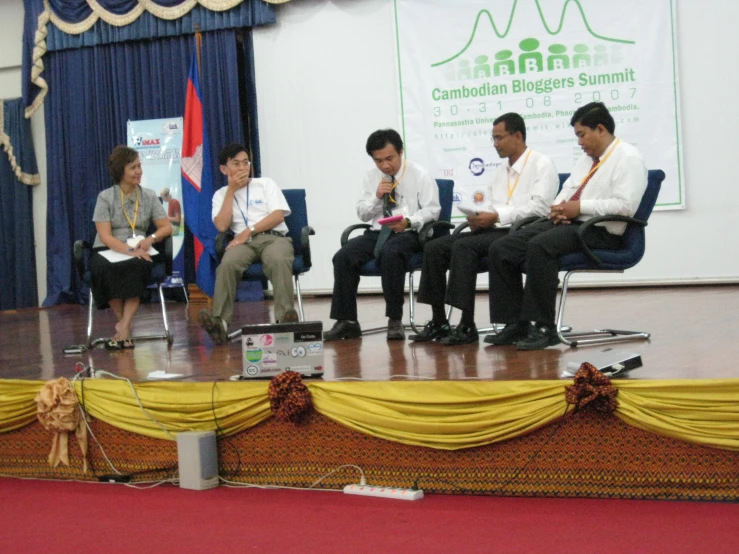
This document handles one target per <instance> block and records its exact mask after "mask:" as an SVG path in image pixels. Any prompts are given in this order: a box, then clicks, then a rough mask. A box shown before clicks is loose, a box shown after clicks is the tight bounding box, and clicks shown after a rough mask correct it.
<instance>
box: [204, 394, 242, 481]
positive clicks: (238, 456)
mask: <svg viewBox="0 0 739 554" xmlns="http://www.w3.org/2000/svg"><path fill="white" fill-rule="evenodd" d="M222 380H223V379H216V380H215V381H213V388H212V389H211V390H210V407H211V410H212V412H213V421H214V422H215V424H216V429H217V430H218V433H220V434H221V437H222V438H223V439H224V441H225V440H226V439H227V438H228V437H227V436H226V433H224V432H223V429H221V426H220V425H218V417H217V416H216V400H215V393H216V383H218V381H222ZM218 433H216V449H217V448H218ZM226 442H227V444H228V445H229V446H230V447H231V448H232V449H233V451H234V452H235V453H236V459H237V460H238V462H237V464H236V469H235V470H234V471H232V472H228V473H226V477H233V476H235V475H238V474H239V472H240V471H241V453H240V452H239V449H238V448H236V447H235V446H234V445H233V444H232V443H231V441H226Z"/></svg>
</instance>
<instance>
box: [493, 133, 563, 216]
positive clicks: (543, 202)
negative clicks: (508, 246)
mask: <svg viewBox="0 0 739 554" xmlns="http://www.w3.org/2000/svg"><path fill="white" fill-rule="evenodd" d="M517 179H518V184H517V185H516V180H517ZM514 186H515V190H512V195H511V198H510V199H509V198H508V190H509V187H510V189H513V187H514ZM558 189H559V175H558V174H557V168H556V167H554V162H553V161H552V160H551V158H549V157H548V156H545V155H544V154H541V153H539V152H537V151H535V150H532V149H531V148H527V149H526V150H525V151H524V153H523V154H521V157H519V158H518V159H517V160H516V163H514V164H513V165H510V161H509V160H506V163H504V164H502V165H500V166H498V168H497V169H496V170H495V173H494V174H493V180H492V182H491V183H490V185H489V186H488V194H489V196H488V206H487V209H489V210H492V211H495V212H498V222H497V223H496V224H495V225H496V227H508V226H510V225H511V224H513V223H515V222H516V221H518V220H519V219H523V218H525V217H530V216H535V215H536V216H539V217H543V216H545V215H547V214H548V213H549V208H550V206H551V205H552V201H553V200H554V197H555V196H556V195H557V190H558Z"/></svg>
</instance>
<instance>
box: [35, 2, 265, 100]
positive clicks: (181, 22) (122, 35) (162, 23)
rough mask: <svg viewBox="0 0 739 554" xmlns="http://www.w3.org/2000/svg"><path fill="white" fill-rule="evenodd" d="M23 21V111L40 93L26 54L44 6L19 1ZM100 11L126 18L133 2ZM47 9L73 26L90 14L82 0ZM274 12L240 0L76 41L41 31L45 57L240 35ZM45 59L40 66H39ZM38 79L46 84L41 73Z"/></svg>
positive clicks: (53, 30) (98, 28) (102, 28)
mask: <svg viewBox="0 0 739 554" xmlns="http://www.w3.org/2000/svg"><path fill="white" fill-rule="evenodd" d="M184 1H185V0H155V2H156V3H157V4H159V5H160V6H163V7H172V6H177V5H179V4H182V3H183V2H184ZM23 4H24V7H25V21H24V28H23V99H24V101H25V105H26V107H28V106H31V104H32V103H33V101H34V99H35V98H36V96H38V94H39V91H40V89H39V88H38V87H37V86H36V85H35V84H33V83H32V82H31V69H32V52H33V48H34V40H35V37H36V33H37V30H38V19H39V16H40V15H41V14H42V13H43V12H44V0H23ZM98 4H100V5H101V6H102V8H103V9H105V10H107V11H109V12H112V13H115V14H123V13H128V12H129V11H130V10H131V9H132V8H133V7H134V6H135V5H136V4H137V0H98ZM49 6H50V9H51V10H52V11H53V12H54V13H55V14H56V15H57V16H58V17H60V18H61V19H62V20H63V21H65V22H68V23H77V22H80V21H83V20H84V19H86V18H87V17H88V16H89V15H90V14H91V13H92V10H91V8H90V6H89V5H88V3H87V0H50V1H49ZM275 21H276V16H275V9H274V6H273V5H272V4H267V3H265V2H263V1H262V0H243V1H242V2H241V3H240V4H238V5H237V6H235V7H233V8H231V9H230V10H226V11H223V12H217V11H211V10H208V9H207V8H204V7H203V6H200V5H196V6H195V7H194V8H193V9H192V10H190V11H189V12H188V13H187V14H185V15H184V16H182V17H181V18H179V19H176V20H165V19H159V18H157V17H155V16H153V15H152V14H150V13H149V12H144V13H143V14H141V15H140V16H139V18H138V19H137V20H136V21H134V22H133V23H131V24H129V25H125V26H123V27H116V26H114V25H110V24H108V23H106V22H105V21H103V20H102V19H99V20H98V21H97V22H96V23H95V24H94V25H93V26H92V28H91V29H89V30H88V31H85V32H84V33H81V34H78V35H70V34H66V33H64V32H63V31H61V30H60V29H58V28H57V27H56V26H54V25H53V24H52V23H49V24H47V25H46V31H47V33H48V34H47V36H46V39H45V42H46V49H47V50H48V51H49V52H54V51H58V50H66V49H74V48H81V47H86V46H100V45H104V44H110V43H115V42H125V41H137V40H143V39H154V38H163V37H175V36H183V35H191V34H193V33H194V32H195V31H196V29H197V28H199V29H200V31H201V32H208V31H218V30H223V29H242V28H250V27H256V26H259V25H268V24H272V23H275ZM45 59H46V55H44V56H43V59H42V61H43V62H44V63H45ZM41 78H43V79H47V80H48V76H47V75H46V71H43V72H42V73H41Z"/></svg>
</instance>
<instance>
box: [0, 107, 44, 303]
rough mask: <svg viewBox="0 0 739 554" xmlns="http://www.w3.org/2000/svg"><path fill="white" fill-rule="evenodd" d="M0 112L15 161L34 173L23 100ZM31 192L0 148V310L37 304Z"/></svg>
mask: <svg viewBox="0 0 739 554" xmlns="http://www.w3.org/2000/svg"><path fill="white" fill-rule="evenodd" d="M3 113H4V120H5V121H4V125H3V129H2V131H3V132H4V133H5V134H6V135H8V136H9V137H10V143H11V145H12V147H13V155H14V156H15V158H16V163H17V164H18V165H19V166H20V167H21V169H22V170H23V172H24V173H27V174H34V175H35V174H36V173H38V171H37V169H36V154H35V152H34V149H33V142H32V141H31V125H30V122H29V121H28V120H27V119H25V116H24V104H23V101H22V100H21V99H20V98H18V99H17V100H5V101H3ZM31 195H32V187H31V186H29V185H25V184H23V183H21V182H20V181H19V180H18V179H17V177H16V175H15V172H14V171H13V169H12V167H11V164H10V160H9V159H8V154H7V153H6V152H5V151H4V150H3V149H2V148H0V310H14V309H18V308H29V307H33V306H38V289H37V287H36V252H35V248H34V240H33V205H32V197H31Z"/></svg>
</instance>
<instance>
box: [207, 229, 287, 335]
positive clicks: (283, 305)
mask: <svg viewBox="0 0 739 554" xmlns="http://www.w3.org/2000/svg"><path fill="white" fill-rule="evenodd" d="M294 259H295V252H294V251H293V245H292V240H291V239H289V238H285V237H277V236H275V235H257V236H255V237H254V238H252V240H251V242H249V243H247V244H240V245H238V246H234V247H233V248H229V249H228V250H226V253H225V254H224V255H223V260H221V263H220V264H219V265H218V269H216V287H215V293H214V295H213V316H215V317H220V318H221V319H223V321H225V322H226V323H227V324H230V323H231V318H232V317H233V307H234V299H235V297H236V285H237V284H238V283H239V281H241V276H242V275H243V273H244V271H246V270H247V269H248V267H249V266H250V265H251V264H253V263H255V262H260V261H261V262H262V265H263V267H264V274H265V275H266V276H267V279H269V281H270V282H271V283H272V289H273V290H274V295H275V320H276V321H282V318H283V317H284V316H285V312H286V311H288V310H292V309H293V295H294V289H293V281H292V276H293V260H294Z"/></svg>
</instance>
